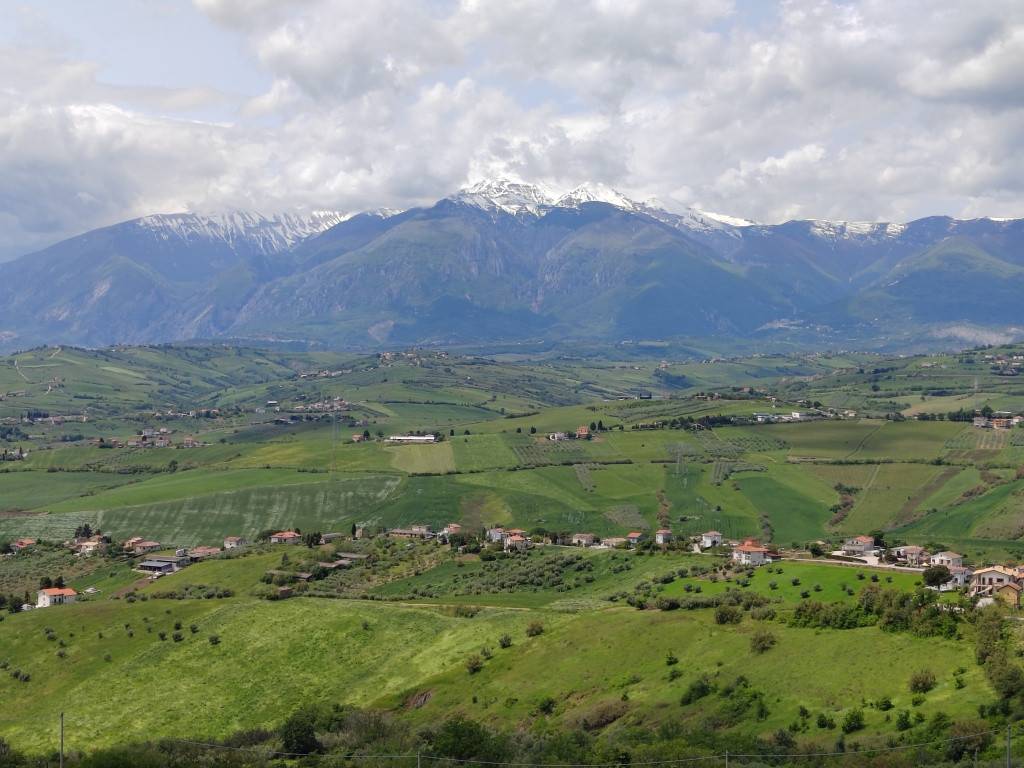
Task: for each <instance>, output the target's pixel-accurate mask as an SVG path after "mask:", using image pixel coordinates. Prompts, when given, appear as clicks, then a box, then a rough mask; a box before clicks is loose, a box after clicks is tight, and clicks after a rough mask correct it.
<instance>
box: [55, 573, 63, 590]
mask: <svg viewBox="0 0 1024 768" xmlns="http://www.w3.org/2000/svg"><path fill="white" fill-rule="evenodd" d="M53 586H55V587H56V588H57V589H64V577H63V576H61V575H58V576H57V578H56V579H54V580H53Z"/></svg>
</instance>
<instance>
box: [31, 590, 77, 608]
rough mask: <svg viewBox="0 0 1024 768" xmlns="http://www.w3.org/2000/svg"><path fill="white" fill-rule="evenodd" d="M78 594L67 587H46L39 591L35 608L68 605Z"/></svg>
mask: <svg viewBox="0 0 1024 768" xmlns="http://www.w3.org/2000/svg"><path fill="white" fill-rule="evenodd" d="M77 597H78V593H77V592H75V590H73V589H70V588H68V587H47V588H46V589H40V590H39V592H38V594H37V596H36V608H49V607H50V606H52V605H68V604H70V603H73V602H75V599H76V598H77Z"/></svg>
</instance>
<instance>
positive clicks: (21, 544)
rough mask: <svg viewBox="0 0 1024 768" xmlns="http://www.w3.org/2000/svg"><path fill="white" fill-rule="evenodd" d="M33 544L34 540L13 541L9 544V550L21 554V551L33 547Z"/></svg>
mask: <svg viewBox="0 0 1024 768" xmlns="http://www.w3.org/2000/svg"><path fill="white" fill-rule="evenodd" d="M35 543H36V540H35V539H15V540H14V541H12V542H11V549H13V550H14V551H15V552H21V550H23V549H28V548H29V547H31V546H34V545H35Z"/></svg>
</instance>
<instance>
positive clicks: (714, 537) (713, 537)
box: [700, 531, 722, 549]
mask: <svg viewBox="0 0 1024 768" xmlns="http://www.w3.org/2000/svg"><path fill="white" fill-rule="evenodd" d="M720 546H722V534H721V533H719V532H718V531H707V532H706V533H702V534H701V535H700V548H701V549H711V547H720Z"/></svg>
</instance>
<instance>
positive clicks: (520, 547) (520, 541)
mask: <svg viewBox="0 0 1024 768" xmlns="http://www.w3.org/2000/svg"><path fill="white" fill-rule="evenodd" d="M529 546H530V542H529V540H528V539H527V538H526V537H525V536H520V535H519V534H514V535H512V536H508V537H506V539H505V551H506V552H525V551H526V550H527V549H528V548H529Z"/></svg>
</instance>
